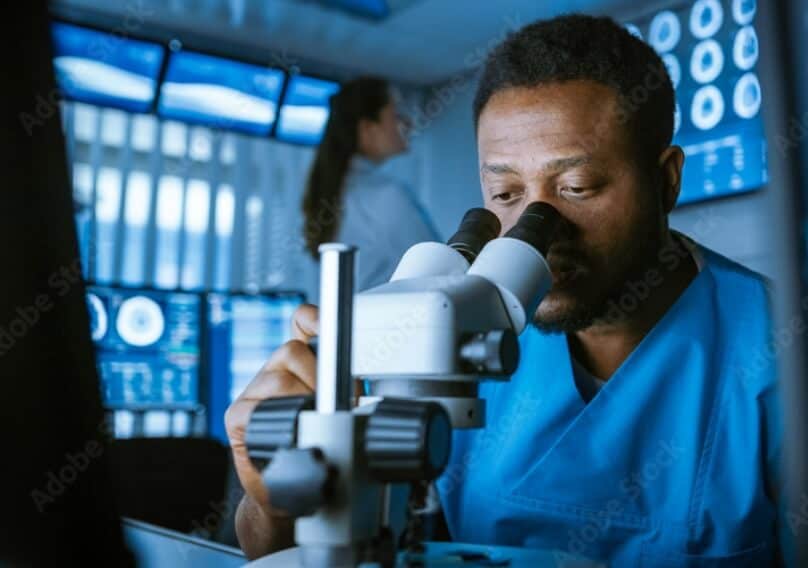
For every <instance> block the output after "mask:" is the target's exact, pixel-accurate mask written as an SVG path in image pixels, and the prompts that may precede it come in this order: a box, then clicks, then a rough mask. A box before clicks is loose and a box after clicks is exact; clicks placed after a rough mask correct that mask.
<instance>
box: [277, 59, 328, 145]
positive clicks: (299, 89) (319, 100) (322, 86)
mask: <svg viewBox="0 0 808 568" xmlns="http://www.w3.org/2000/svg"><path fill="white" fill-rule="evenodd" d="M337 91H339V84H338V83H335V82H333V81H325V80H323V79H315V78H314V77H307V76H305V75H295V76H293V77H292V78H291V79H289V86H288V87H287V89H286V94H285V95H284V97H283V102H282V104H281V109H280V113H279V116H278V126H277V128H276V130H275V136H276V137H277V138H278V140H282V141H284V142H292V143H295V144H307V145H316V144H319V143H320V139H321V138H322V136H323V131H324V130H325V125H326V123H327V122H328V114H329V109H330V104H329V99H330V98H331V95H333V94H334V93H336V92H337Z"/></svg>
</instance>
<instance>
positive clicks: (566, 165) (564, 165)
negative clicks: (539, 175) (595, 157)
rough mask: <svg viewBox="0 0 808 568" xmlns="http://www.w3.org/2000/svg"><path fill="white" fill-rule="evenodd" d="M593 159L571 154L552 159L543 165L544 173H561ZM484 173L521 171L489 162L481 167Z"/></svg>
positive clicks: (506, 165) (514, 172)
mask: <svg viewBox="0 0 808 568" xmlns="http://www.w3.org/2000/svg"><path fill="white" fill-rule="evenodd" d="M591 161H592V158H591V157H590V156H583V155H582V156H570V157H569V158H558V159H557V160H551V161H549V162H547V163H546V164H544V165H543V166H542V167H541V171H542V172H543V173H560V172H563V171H565V170H569V169H572V168H576V167H578V166H582V165H584V164H588V163H590V162H591ZM480 172H481V173H483V174H486V173H489V174H517V173H519V172H518V170H516V168H514V167H513V166H510V165H508V164H489V163H487V162H486V163H484V164H483V165H482V167H481V168H480Z"/></svg>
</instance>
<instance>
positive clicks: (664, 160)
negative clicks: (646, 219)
mask: <svg viewBox="0 0 808 568" xmlns="http://www.w3.org/2000/svg"><path fill="white" fill-rule="evenodd" d="M684 164H685V153H684V152H683V151H682V148H680V147H679V146H668V147H667V148H666V149H665V151H663V152H662V154H660V155H659V161H658V165H659V170H660V172H661V174H662V188H661V189H662V206H663V207H664V208H665V213H670V212H671V211H672V210H673V208H674V206H675V205H676V200H677V199H678V198H679V192H680V191H681V189H682V167H683V166H684Z"/></svg>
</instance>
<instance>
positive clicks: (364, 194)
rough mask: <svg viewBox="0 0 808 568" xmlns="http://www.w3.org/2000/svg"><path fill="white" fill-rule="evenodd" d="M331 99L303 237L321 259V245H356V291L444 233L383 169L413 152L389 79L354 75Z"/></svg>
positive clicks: (310, 182) (305, 204)
mask: <svg viewBox="0 0 808 568" xmlns="http://www.w3.org/2000/svg"><path fill="white" fill-rule="evenodd" d="M330 104H331V112H330V115H329V119H328V123H327V125H326V127H325V133H324V134H323V139H322V141H321V143H320V146H319V148H318V150H317V155H316V156H315V158H314V163H313V165H312V168H311V171H310V172H309V178H308V184H307V186H306V193H305V195H304V198H303V215H304V218H305V221H304V225H303V236H304V238H305V243H306V249H307V251H308V252H309V254H311V255H312V256H313V257H314V258H315V259H317V258H318V253H317V248H318V247H319V246H320V245H321V244H322V243H327V242H342V243H346V244H350V245H354V246H357V247H358V248H359V260H358V268H357V275H356V289H357V290H365V289H367V288H372V287H373V286H377V285H379V284H383V283H384V282H387V281H388V280H389V278H390V276H391V275H392V274H393V270H395V267H396V263H397V262H398V260H399V259H400V258H401V256H402V255H403V254H404V252H405V251H406V250H407V249H408V248H409V247H410V246H412V245H414V244H415V243H419V242H422V241H433V240H437V239H439V237H438V235H437V232H436V231H435V229H434V228H433V226H432V223H431V222H430V220H429V219H428V218H427V216H426V214H425V213H424V212H423V210H422V209H421V208H420V206H419V205H418V203H417V202H416V201H415V199H414V198H413V196H412V195H411V194H410V193H409V192H408V190H407V189H406V188H405V187H404V186H403V185H402V184H401V183H400V182H398V181H396V180H395V179H393V178H392V177H391V176H390V175H389V174H387V173H385V172H384V171H383V168H382V164H383V163H384V162H385V161H386V160H388V159H389V158H392V157H393V156H397V155H399V154H401V153H403V152H405V151H406V150H407V140H406V138H405V135H404V130H405V129H406V127H407V122H406V120H405V119H404V118H403V117H401V116H399V114H398V112H397V109H396V104H395V101H394V100H393V97H392V94H391V90H390V86H389V85H388V84H387V82H386V81H385V80H383V79H378V78H375V77H362V78H359V79H355V80H353V81H350V82H348V83H346V84H344V85H343V86H342V88H341V89H340V91H339V92H338V93H337V94H335V95H334V96H332V97H331V101H330Z"/></svg>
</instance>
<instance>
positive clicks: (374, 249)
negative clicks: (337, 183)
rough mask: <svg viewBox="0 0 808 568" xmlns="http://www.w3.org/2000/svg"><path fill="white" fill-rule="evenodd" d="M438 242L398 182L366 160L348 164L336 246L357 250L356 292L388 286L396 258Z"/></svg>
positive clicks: (430, 225)
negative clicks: (419, 245)
mask: <svg viewBox="0 0 808 568" xmlns="http://www.w3.org/2000/svg"><path fill="white" fill-rule="evenodd" d="M439 238H440V237H439V236H438V234H437V232H436V230H435V228H434V226H433V225H432V222H431V220H430V219H429V218H428V216H427V214H426V212H425V211H424V210H423V209H422V208H421V206H420V205H419V204H418V202H417V201H416V200H415V198H414V196H413V195H412V194H411V193H410V191H409V190H408V189H407V188H406V187H405V186H404V185H403V184H402V183H401V182H399V181H398V180H396V179H394V178H393V177H391V176H390V175H389V174H387V173H386V172H385V171H384V169H383V168H381V167H379V166H378V165H376V164H374V163H373V162H371V161H369V160H367V159H365V158H361V157H355V158H354V159H353V160H352V162H351V166H350V170H349V171H348V175H347V176H346V178H345V188H344V191H343V202H342V218H341V222H340V226H339V230H338V231H337V235H336V239H335V240H337V241H339V242H341V243H346V244H350V245H354V246H356V247H358V248H359V255H358V260H357V270H356V290H357V291H361V290H366V289H368V288H372V287H374V286H378V285H379V284H383V283H384V282H387V281H388V280H389V279H390V276H392V274H393V271H394V270H395V268H396V265H397V264H398V261H399V259H400V258H401V256H402V255H403V254H404V253H405V252H406V251H407V249H408V248H409V247H411V246H412V245H414V244H415V243H419V242H423V241H434V240H438V239H439Z"/></svg>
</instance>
